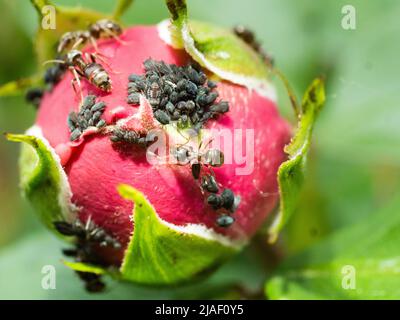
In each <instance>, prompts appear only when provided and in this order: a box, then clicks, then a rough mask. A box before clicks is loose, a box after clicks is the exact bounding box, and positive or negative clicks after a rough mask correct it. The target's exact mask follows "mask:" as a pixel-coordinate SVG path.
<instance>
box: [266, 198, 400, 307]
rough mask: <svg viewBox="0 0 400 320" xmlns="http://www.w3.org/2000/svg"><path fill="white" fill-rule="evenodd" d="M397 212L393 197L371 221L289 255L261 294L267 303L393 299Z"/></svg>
mask: <svg viewBox="0 0 400 320" xmlns="http://www.w3.org/2000/svg"><path fill="white" fill-rule="evenodd" d="M399 209H400V197H399V196H398V197H396V199H395V201H393V202H392V203H391V204H389V205H388V206H387V207H386V208H384V209H383V210H382V211H381V212H379V213H378V214H376V215H375V216H374V217H373V218H370V219H368V220H365V221H362V222H360V223H359V224H356V225H354V226H351V227H348V228H346V229H344V230H342V231H340V232H338V233H336V234H334V235H333V236H331V237H329V238H328V239H326V240H324V241H322V242H321V243H318V244H316V245H315V246H312V247H310V248H309V249H308V250H306V251H304V252H302V253H301V254H298V255H295V256H293V257H291V258H290V259H288V260H287V261H285V262H284V263H283V265H282V266H281V267H280V268H279V269H278V271H277V272H276V273H275V274H274V275H273V276H272V277H271V278H270V279H269V280H268V281H267V285H266V294H267V296H268V297H269V298H271V299H398V298H399V297H400V256H399V249H398V244H399V242H400V232H399V230H400V215H399V214H398V210H399ZM353 272H354V273H353ZM353 275H354V278H352V276H353Z"/></svg>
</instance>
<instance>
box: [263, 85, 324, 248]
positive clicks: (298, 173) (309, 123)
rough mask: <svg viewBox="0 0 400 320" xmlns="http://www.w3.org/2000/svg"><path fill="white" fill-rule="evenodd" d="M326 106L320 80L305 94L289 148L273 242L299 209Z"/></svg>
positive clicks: (281, 172) (282, 169)
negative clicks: (310, 152)
mask: <svg viewBox="0 0 400 320" xmlns="http://www.w3.org/2000/svg"><path fill="white" fill-rule="evenodd" d="M324 103H325V89H324V81H323V80H322V79H321V78H317V79H315V80H314V81H313V82H312V83H311V85H310V86H309V88H308V89H307V91H306V93H305V94H304V97H303V100H302V104H301V108H300V114H299V122H298V125H297V129H296V132H295V135H294V137H293V138H292V140H291V142H290V143H289V144H288V145H287V146H285V152H286V153H287V155H288V158H289V159H288V160H287V161H285V162H284V163H282V164H281V166H280V167H279V169H278V184H279V193H280V209H279V212H278V213H277V215H276V216H275V218H274V220H273V222H272V224H271V226H270V228H269V230H268V234H269V241H270V242H274V241H276V239H277V237H278V234H279V232H280V230H281V229H282V228H283V226H284V225H285V224H286V222H287V221H288V219H289V218H290V216H291V215H292V213H293V212H294V210H295V208H296V205H297V202H298V198H299V194H300V190H301V186H302V183H303V180H304V169H305V163H306V159H307V153H308V150H309V148H310V143H311V137H312V132H313V128H314V124H315V121H316V119H317V115H318V113H319V112H320V110H321V109H322V107H323V105H324Z"/></svg>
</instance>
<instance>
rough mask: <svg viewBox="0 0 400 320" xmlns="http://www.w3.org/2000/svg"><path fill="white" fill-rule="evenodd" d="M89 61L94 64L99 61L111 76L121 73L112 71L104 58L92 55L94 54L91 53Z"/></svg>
mask: <svg viewBox="0 0 400 320" xmlns="http://www.w3.org/2000/svg"><path fill="white" fill-rule="evenodd" d="M90 60H91V61H92V62H96V60H99V61H100V62H101V63H102V64H104V65H105V66H106V67H107V68H108V69H110V72H111V73H113V74H121V73H122V72H121V71H113V69H112V68H111V66H110V64H109V63H108V62H107V61H106V60H105V59H104V58H102V57H101V56H98V55H96V54H94V53H91V54H90Z"/></svg>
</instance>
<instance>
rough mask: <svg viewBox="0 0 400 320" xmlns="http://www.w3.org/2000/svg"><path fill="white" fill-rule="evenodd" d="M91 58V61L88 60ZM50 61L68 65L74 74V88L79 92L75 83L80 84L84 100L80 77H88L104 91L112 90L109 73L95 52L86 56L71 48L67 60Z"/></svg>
mask: <svg viewBox="0 0 400 320" xmlns="http://www.w3.org/2000/svg"><path fill="white" fill-rule="evenodd" d="M89 58H90V62H87V60H89ZM48 62H56V63H60V64H66V65H67V66H68V68H69V70H70V71H71V72H72V74H73V75H74V79H72V82H71V83H72V87H73V88H74V91H75V92H77V89H76V87H75V83H77V84H78V87H79V92H80V95H81V100H82V101H83V95H82V90H81V83H80V77H82V78H85V79H87V80H88V81H89V82H90V83H91V84H93V85H94V86H95V87H96V88H98V89H100V90H102V91H104V92H110V91H111V90H112V82H111V79H110V76H109V74H108V73H107V71H106V70H105V69H104V67H103V66H102V65H101V64H99V63H97V62H96V55H94V54H93V53H92V54H85V58H84V57H83V53H82V52H81V51H79V50H71V51H70V52H68V54H67V56H66V59H65V60H50V61H48Z"/></svg>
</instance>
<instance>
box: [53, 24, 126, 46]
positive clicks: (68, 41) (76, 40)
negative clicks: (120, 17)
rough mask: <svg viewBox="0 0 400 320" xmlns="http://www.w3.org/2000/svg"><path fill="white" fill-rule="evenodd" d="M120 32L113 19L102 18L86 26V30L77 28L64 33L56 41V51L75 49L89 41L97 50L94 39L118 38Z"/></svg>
mask: <svg viewBox="0 0 400 320" xmlns="http://www.w3.org/2000/svg"><path fill="white" fill-rule="evenodd" d="M121 34H122V28H121V26H120V25H118V24H117V23H115V22H114V21H111V20H108V19H103V20H99V21H97V22H95V23H93V24H91V25H90V26H89V27H88V30H78V31H72V32H67V33H64V34H63V35H62V36H61V38H60V41H59V42H58V47H57V52H58V53H61V52H63V51H66V50H68V49H75V48H77V47H78V46H79V45H84V44H86V43H87V42H88V41H90V42H91V43H92V45H93V47H94V48H95V50H96V52H97V51H98V50H97V44H96V41H95V40H96V39H100V38H108V37H113V38H118V36H119V35H121Z"/></svg>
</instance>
